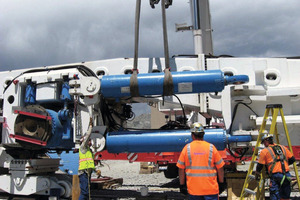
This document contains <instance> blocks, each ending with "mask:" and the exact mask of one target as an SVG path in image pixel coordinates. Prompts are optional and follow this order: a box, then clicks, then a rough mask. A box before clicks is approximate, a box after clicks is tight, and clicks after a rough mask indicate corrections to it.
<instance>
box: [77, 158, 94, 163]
mask: <svg viewBox="0 0 300 200" xmlns="http://www.w3.org/2000/svg"><path fill="white" fill-rule="evenodd" d="M88 160H93V158H82V159H80V160H79V162H84V161H88Z"/></svg>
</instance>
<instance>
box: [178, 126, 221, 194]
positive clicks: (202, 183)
mask: <svg viewBox="0 0 300 200" xmlns="http://www.w3.org/2000/svg"><path fill="white" fill-rule="evenodd" d="M191 135H192V139H193V141H192V142H191V143H189V144H187V145H186V146H185V147H184V148H183V150H182V152H181V154H180V156H179V159H178V162H177V167H178V168H179V181H180V192H181V193H183V194H187V193H188V194H189V199H191V200H194V199H195V200H198V199H199V200H200V199H201V200H202V199H203V200H218V199H219V186H218V181H217V178H218V180H219V182H220V183H223V182H224V169H223V166H224V164H225V163H224V161H223V159H222V158H221V156H220V154H219V152H218V151H217V149H216V148H215V146H214V145H213V144H210V143H208V142H206V141H204V140H203V137H204V128H203V126H202V125H201V124H200V123H194V124H192V125H191Z"/></svg>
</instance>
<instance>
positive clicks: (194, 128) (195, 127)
mask: <svg viewBox="0 0 300 200" xmlns="http://www.w3.org/2000/svg"><path fill="white" fill-rule="evenodd" d="M191 133H193V134H196V135H198V134H199V133H204V127H203V126H202V124H200V123H198V122H196V123H193V124H192V125H191Z"/></svg>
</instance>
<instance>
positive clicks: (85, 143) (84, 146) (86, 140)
mask: <svg viewBox="0 0 300 200" xmlns="http://www.w3.org/2000/svg"><path fill="white" fill-rule="evenodd" d="M92 128H93V125H92V123H91V122H90V125H89V128H88V130H87V132H86V134H85V136H84V140H83V141H82V143H81V145H80V151H81V152H82V153H83V154H85V153H86V151H87V147H88V143H89V141H90V137H91V134H92Z"/></svg>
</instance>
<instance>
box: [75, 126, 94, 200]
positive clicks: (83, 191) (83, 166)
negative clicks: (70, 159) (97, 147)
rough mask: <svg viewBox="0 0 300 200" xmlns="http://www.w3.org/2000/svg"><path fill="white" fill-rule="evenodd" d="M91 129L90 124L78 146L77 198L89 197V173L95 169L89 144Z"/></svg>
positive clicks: (83, 199) (84, 198)
mask: <svg viewBox="0 0 300 200" xmlns="http://www.w3.org/2000/svg"><path fill="white" fill-rule="evenodd" d="M91 129H92V127H91V126H90V127H89V129H88V131H87V133H86V135H85V136H84V137H82V138H81V139H80V148H79V168H78V175H79V184H80V196H79V200H87V199H90V180H91V174H92V172H93V170H94V169H95V164H94V155H93V153H92V151H91V149H90V146H91V144H92V143H91V140H90V136H91V132H92V131H91Z"/></svg>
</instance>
